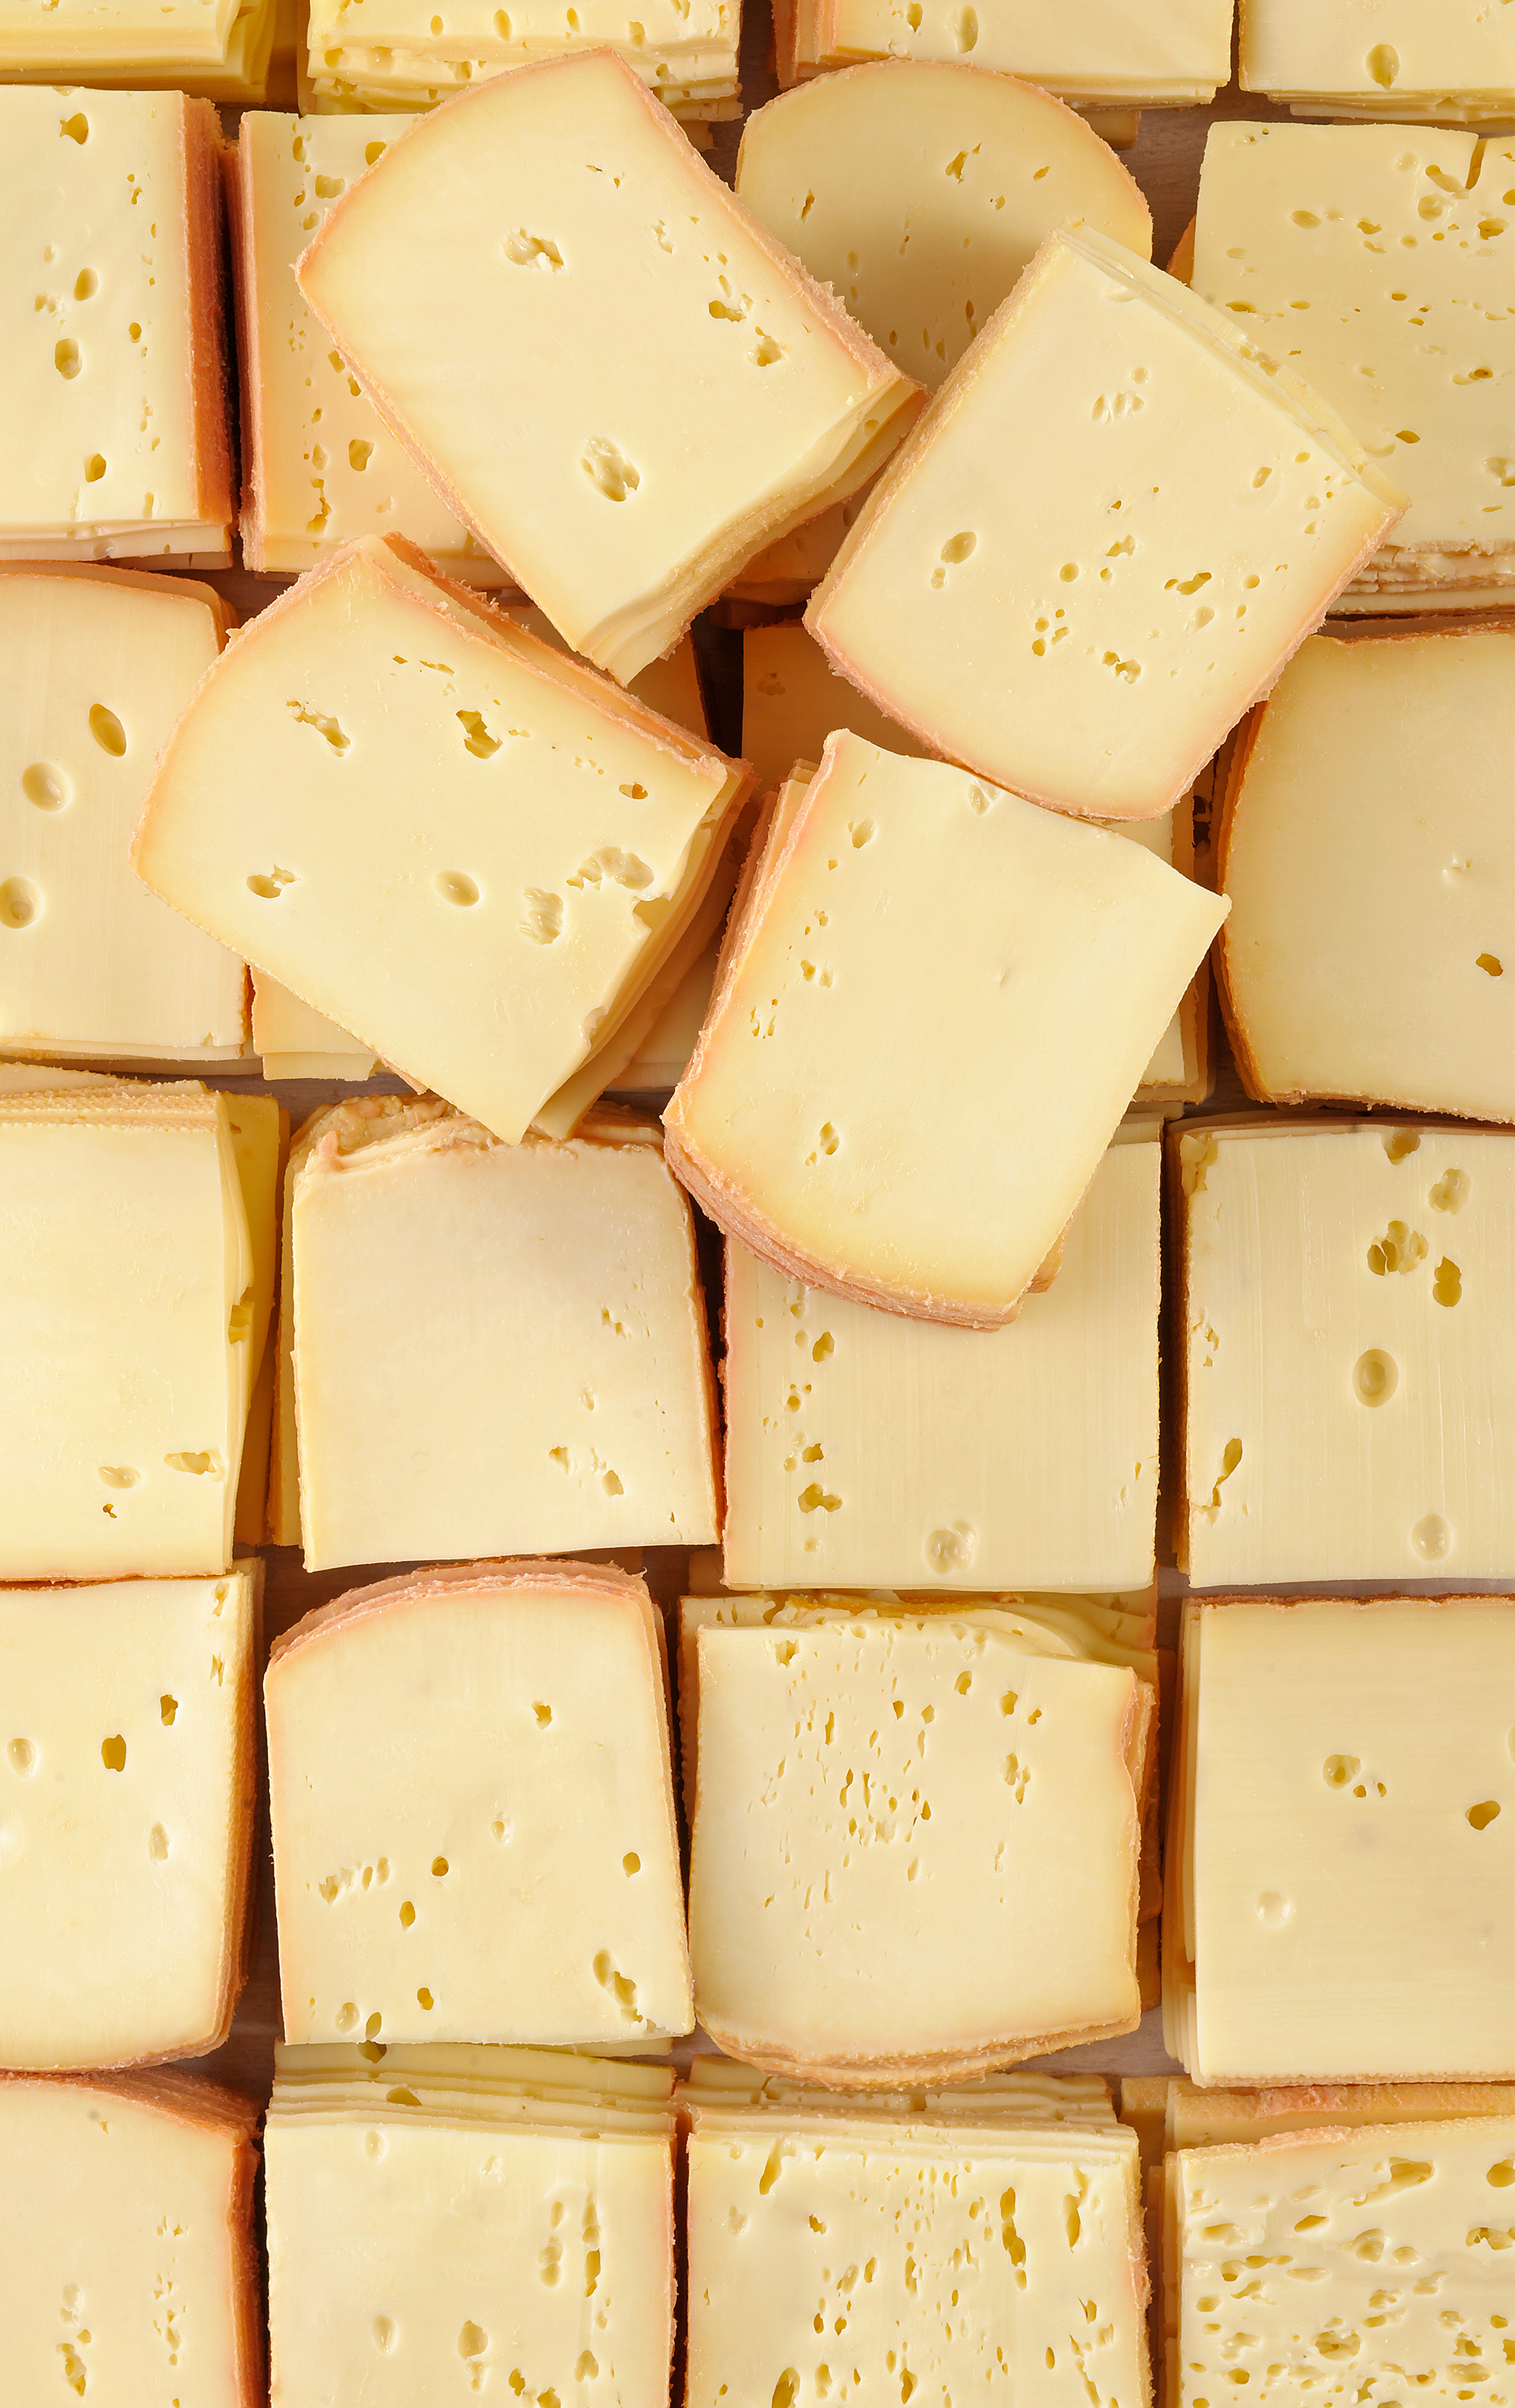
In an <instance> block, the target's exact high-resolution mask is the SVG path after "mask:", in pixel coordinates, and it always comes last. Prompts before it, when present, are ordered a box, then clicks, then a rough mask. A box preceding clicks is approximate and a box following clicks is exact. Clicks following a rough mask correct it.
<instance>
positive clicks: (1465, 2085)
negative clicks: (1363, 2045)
mask: <svg viewBox="0 0 1515 2408" xmlns="http://www.w3.org/2000/svg"><path fill="white" fill-rule="evenodd" d="M1148 2079H1149V2081H1150V2082H1151V2087H1152V2088H1153V2089H1154V2090H1157V2091H1159V2092H1161V2094H1162V2106H1161V2111H1160V2112H1161V2114H1162V2118H1163V2127H1164V2130H1163V2137H1164V2142H1165V2145H1166V2147H1167V2148H1169V2149H1213V2148H1231V2147H1235V2146H1236V2144H1237V2143H1243V2142H1245V2143H1252V2142H1256V2141H1269V2140H1273V2139H1275V2138H1276V2137H1277V2135H1278V2134H1279V2133H1280V2132H1304V2131H1310V2130H1320V2129H1322V2128H1323V2129H1327V2130H1332V2131H1343V2130H1351V2131H1356V2130H1358V2129H1359V2128H1361V2127H1362V2126H1363V2125H1365V2124H1443V2123H1446V2122H1447V2121H1448V2120H1449V2119H1450V2118H1451V2117H1454V2116H1456V2117H1461V2116H1465V2115H1515V2083H1511V2082H1316V2083H1311V2084H1309V2085H1304V2086H1296V2085H1290V2086H1289V2087H1288V2088H1278V2089H1273V2090H1202V2089H1200V2087H1199V2086H1198V2085H1197V2084H1196V2083H1193V2082H1191V2081H1189V2080H1188V2079H1187V2077H1186V2076H1185V2075H1183V2074H1181V2073H1176V2074H1166V2075H1157V2076H1155V2077H1148ZM1131 2086H1132V2085H1131V2084H1130V2083H1129V2082H1126V2083H1124V2084H1122V2101H1121V2114H1122V2121H1124V2120H1126V2116H1125V2098H1124V2093H1125V2091H1127V2090H1129V2089H1130V2088H1131Z"/></svg>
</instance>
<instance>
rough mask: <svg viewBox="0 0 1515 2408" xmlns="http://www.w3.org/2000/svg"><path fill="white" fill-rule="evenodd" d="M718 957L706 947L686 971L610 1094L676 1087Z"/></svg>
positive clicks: (712, 948) (700, 1023)
mask: <svg viewBox="0 0 1515 2408" xmlns="http://www.w3.org/2000/svg"><path fill="white" fill-rule="evenodd" d="M720 955H721V948H720V945H719V944H713V945H709V946H707V949H706V951H705V952H704V953H701V955H700V956H699V959H698V960H697V961H696V962H694V963H693V966H692V967H691V968H690V969H689V970H687V971H686V973H685V975H684V977H683V979H682V980H681V981H680V982H679V985H678V986H677V987H676V988H675V990H674V992H673V994H672V996H670V997H669V999H668V1001H667V1002H666V1003H665V1005H664V1007H663V1010H662V1011H660V1012H659V1014H658V1016H657V1018H656V1019H655V1020H654V1021H653V1023H652V1025H651V1026H650V1028H649V1030H648V1032H647V1035H646V1036H645V1037H644V1038H643V1039H642V1041H641V1043H640V1045H639V1046H638V1047H637V1049H636V1053H635V1054H633V1055H632V1058H631V1060H630V1061H629V1062H628V1063H627V1064H626V1066H625V1068H624V1069H622V1070H618V1071H617V1073H616V1075H615V1077H614V1079H613V1080H612V1081H611V1082H610V1092H611V1094H612V1095H640V1094H645V1093H646V1092H647V1091H648V1090H649V1089H650V1088H656V1087H675V1086H677V1085H678V1083H679V1080H680V1079H681V1078H682V1076H683V1073H684V1068H685V1065H686V1064H687V1062H688V1060H689V1057H690V1055H691V1054H693V1051H694V1046H695V1043H696V1040H697V1039H698V1037H699V1033H700V1030H701V1029H702V1028H703V1026H704V1025H705V1015H706V1013H707V1011H708V1010H709V1008H710V996H711V993H712V991H713V989H714V986H715V974H716V964H717V962H718V961H719V959H720Z"/></svg>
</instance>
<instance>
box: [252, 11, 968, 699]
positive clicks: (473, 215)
mask: <svg viewBox="0 0 1515 2408" xmlns="http://www.w3.org/2000/svg"><path fill="white" fill-rule="evenodd" d="M486 196H487V197H486ZM498 229H503V232H502V231H499V230H498ZM439 261H442V262H445V265H442V266H440V267H439V265H438V262H439ZM299 275H300V286H301V290H302V292H303V293H304V294H305V296H306V298H307V301H308V302H309V304H310V306H311V308H313V309H314V310H315V312H316V314H317V316H318V317H319V318H321V319H322V321H323V322H324V323H325V324H326V325H327V326H329V327H330V329H331V332H332V335H333V337H334V339H335V340H336V345H337V348H338V349H339V350H340V351H342V353H343V354H344V356H345V357H346V358H347V359H348V360H349V361H350V364H351V366H352V368H353V370H354V372H355V374H356V376H357V377H358V380H359V381H360V382H361V383H362V384H363V385H364V389H365V390H366V391H367V392H368V393H369V394H371V395H372V397H373V398H374V400H375V401H376V402H377V404H378V405H379V409H380V410H381V411H382V413H383V415H384V417H385V418H386V419H387V420H388V421H389V422H390V423H391V424H392V425H393V426H394V427H395V428H396V429H397V430H398V432H399V433H400V434H402V435H403V436H404V437H405V439H406V441H407V443H408V444H409V445H410V447H411V449H412V451H413V452H415V454H416V456H417V458H418V460H420V461H422V463H423V464H424V465H425V466H426V467H427V470H428V473H429V474H430V475H431V476H432V477H433V478H434V479H435V480H436V483H437V486H438V489H439V490H440V491H441V492H442V493H443V495H446V496H448V497H449V498H450V500H451V501H452V503H453V506H454V507H455V508H456V509H457V510H458V512H459V515H460V516H461V517H462V518H463V519H464V521H465V523H466V524H468V525H470V526H471V527H472V528H473V529H474V531H475V532H476V534H477V535H478V536H479V538H481V540H482V541H483V542H484V543H485V544H486V545H487V546H488V547H489V549H490V550H491V551H492V552H494V553H495V555H496V556H497V557H498V558H499V559H501V560H502V561H507V562H508V563H509V564H510V566H511V568H512V569H513V571H514V573H515V574H516V576H517V577H519V579H520V581H521V582H522V585H524V586H525V588H526V590H527V592H528V593H529V594H530V595H531V596H532V598H533V600H534V601H536V602H537V603H539V604H540V605H541V608H542V609H544V610H545V611H546V612H547V614H548V617H549V618H550V620H551V621H552V623H553V624H554V626H556V627H557V628H558V629H559V630H560V632H561V633H562V635H563V636H564V637H565V639H566V640H567V641H568V642H569V643H570V644H572V645H573V646H574V648H575V650H576V651H577V652H583V653H585V654H586V655H587V656H588V657H589V659H591V660H592V661H593V662H595V663H596V664H597V665H598V666H599V667H601V668H606V669H609V670H611V671H613V673H614V674H615V675H616V676H617V677H619V678H621V679H622V681H624V680H626V679H628V678H631V677H634V676H635V675H636V671H637V670H638V669H640V668H643V667H646V665H647V663H648V662H649V661H651V660H654V659H656V658H657V656H658V655H659V654H660V653H662V652H666V651H667V650H668V648H669V646H670V645H671V644H672V642H673V641H674V639H675V638H676V637H677V636H678V635H679V633H680V632H681V630H682V629H683V628H684V627H686V626H687V625H688V624H689V622H690V620H691V618H692V617H693V614H694V612H695V611H696V610H697V609H699V608H700V607H701V606H702V604H704V603H706V602H707V601H710V600H711V599H713V597H714V596H715V595H717V594H718V593H719V592H720V590H721V588H722V585H723V584H725V583H726V581H727V580H728V579H729V578H730V577H731V575H732V574H733V572H734V571H735V570H736V568H738V567H739V566H741V564H742V562H743V561H744V560H746V559H747V558H749V557H750V554H751V553H753V552H757V551H760V550H761V549H762V547H763V546H764V545H765V543H768V542H770V541H771V540H772V538H774V537H775V536H778V535H780V534H782V533H783V532H784V531H785V530H786V528H788V527H790V526H793V525H797V524H798V523H800V522H801V521H802V520H804V519H806V518H808V517H811V516H813V515H814V513H815V512H816V511H817V510H819V509H822V508H824V507H825V505H826V504H828V503H830V502H833V501H837V500H840V499H841V497H842V496H843V495H845V494H849V493H850V492H852V491H853V489H854V488H855V487H856V486H858V485H859V484H861V483H862V482H863V480H864V479H865V477H867V476H869V475H871V473H872V472H873V470H874V469H875V468H877V467H878V466H879V464H880V462H881V461H882V460H883V459H884V457H885V456H886V455H887V453H888V452H890V451H892V450H893V447H894V445H895V444H896V443H897V442H898V441H899V439H900V437H901V436H902V435H903V433H904V431H905V428H906V426H907V425H908V423H909V420H910V419H911V417H912V416H913V415H914V414H915V412H916V410H917V409H918V408H919V407H920V403H921V400H922V395H921V394H920V391H919V389H918V387H916V386H915V385H914V384H912V383H911V382H910V381H909V380H908V378H907V377H905V376H902V375H901V374H900V373H899V372H898V370H896V369H895V368H893V367H892V366H890V364H889V362H888V361H887V360H886V359H884V357H883V356H882V355H881V354H880V353H879V351H877V350H876V349H875V347H874V346H873V344H872V343H870V342H869V341H868V339H867V337H865V335H864V334H863V333H862V331H861V329H860V328H858V327H857V326H856V325H854V324H853V322H852V321H851V320H850V318H848V316H847V315H846V312H845V311H844V310H843V309H842V308H841V307H840V305H839V304H838V303H837V302H836V301H835V300H834V299H833V298H832V297H831V295H830V294H823V293H822V291H821V289H820V287H819V286H818V285H816V284H813V283H812V282H811V281H810V279H809V278H808V276H807V275H806V274H805V272H804V270H803V268H801V267H800V266H799V265H798V264H797V263H796V262H795V261H794V260H793V259H792V258H791V257H790V255H789V254H788V252H787V251H783V250H782V249H781V248H780V246H779V244H778V243H776V242H775V241H774V240H773V238H772V236H770V235H769V234H768V233H767V232H766V230H765V228H764V227H763V226H762V225H760V224H759V223H758V222H757V220H756V219H755V218H753V217H752V216H751V215H750V213H749V211H747V210H746V209H745V208H743V207H742V205H741V204H740V202H739V201H737V200H736V199H734V198H733V196H732V195H731V194H730V193H728V192H727V191H726V189H725V188H724V186H723V185H722V183H721V182H720V180H719V179H718V178H716V177H715V176H714V175H712V174H711V172H710V170H709V169H708V168H707V167H706V166H705V165H704V164H703V163H702V162H701V160H700V159H699V157H698V155H697V154H696V153H695V152H694V150H693V149H692V147H691V145H690V144H689V143H688V142H687V141H686V140H685V138H684V136H682V135H681V134H680V132H679V128H678V127H677V126H676V125H675V124H674V122H673V121H672V119H671V118H670V117H669V115H668V113H667V111H666V109H665V108H663V106H662V105H661V103H659V102H657V101H655V100H654V99H653V98H652V96H651V94H650V93H649V92H648V90H647V88H646V86H645V85H644V84H643V83H641V82H640V80H639V79H638V78H637V77H636V75H635V74H634V72H633V71H632V69H631V68H630V67H628V66H626V65H623V64H622V61H621V60H620V59H618V58H617V57H616V56H615V55H614V54H613V53H611V52H608V51H596V52H593V53H591V54H588V55H584V56H580V57H578V58H560V59H556V60H550V61H547V62H545V63H540V64H536V65H531V66H528V67H522V68H518V69H516V70H514V71H513V72H512V73H510V74H509V75H504V76H499V77H497V78H495V79H493V81H491V82H488V83H485V84H483V85H480V86H479V88H478V89H477V90H474V91H472V92H469V93H464V94H461V95H460V96H459V97H458V99H457V100H456V101H455V103H454V105H453V106H452V107H451V108H449V109H447V110H446V111H445V112H441V113H437V114H434V115H432V116H428V117H424V118H422V119H420V120H419V121H418V122H417V123H416V124H415V125H414V126H413V127H412V128H411V130H410V131H409V133H408V134H406V135H404V136H401V137H400V139H399V140H398V141H396V142H395V143H393V145H392V147H391V149H390V150H388V152H387V153H386V154H385V156H384V157H383V159H382V160H380V161H379V165H378V167H377V170H376V171H374V172H372V173H370V174H369V175H367V176H365V177H364V178H363V179H361V180H360V181H359V182H358V183H357V184H355V185H354V186H353V187H352V188H351V190H350V192H348V193H345V194H344V195H343V198H342V200H341V203H340V205H339V206H338V207H337V208H335V209H334V210H333V212H332V214H331V216H330V217H329V218H328V219H327V221H326V222H325V224H324V225H323V226H322V229H321V230H320V232H319V233H318V234H317V236H316V237H315V240H314V241H313V242H312V244H311V247H310V249H309V251H307V252H306V253H305V254H304V256H303V258H302V260H301V262H300V267H299ZM504 425H507V426H508V427H509V428H510V429H511V434H510V439H509V440H508V442H504V443H502V442H501V441H500V440H499V438H498V432H497V430H498V429H499V428H500V427H501V426H504ZM717 428H719V429H720V439H719V440H715V439H712V438H713V433H714V430H715V429H717Z"/></svg>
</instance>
